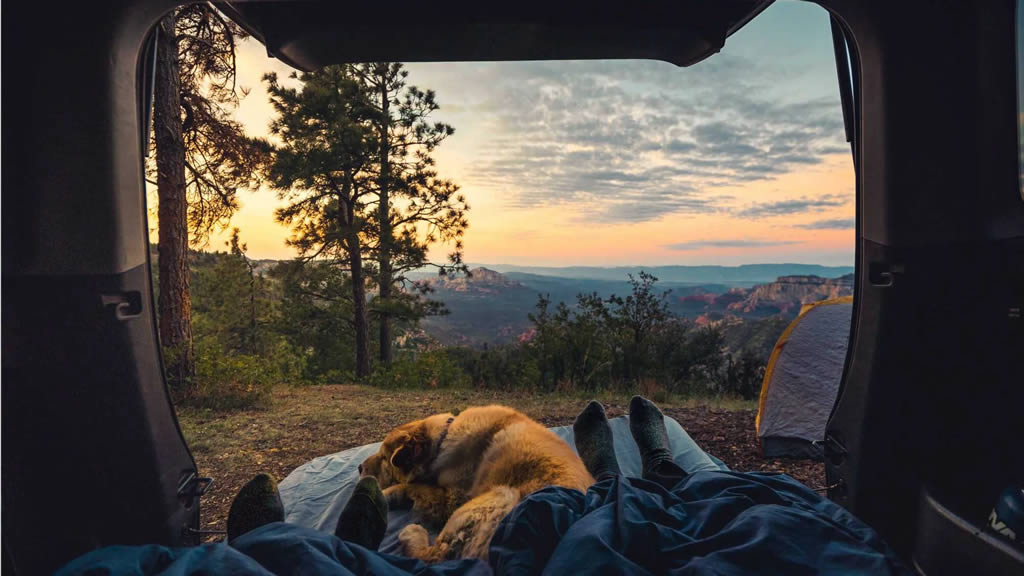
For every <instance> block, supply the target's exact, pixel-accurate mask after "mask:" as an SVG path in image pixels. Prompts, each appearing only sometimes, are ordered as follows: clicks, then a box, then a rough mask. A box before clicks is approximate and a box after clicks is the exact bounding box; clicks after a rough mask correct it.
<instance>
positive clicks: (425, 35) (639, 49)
mask: <svg viewBox="0 0 1024 576" xmlns="http://www.w3.org/2000/svg"><path fill="white" fill-rule="evenodd" d="M771 1H772V0H715V1H710V2H709V1H707V0H676V1H674V2H652V3H646V4H645V5H644V6H643V8H642V9H638V7H637V6H635V5H633V4H629V3H616V4H610V5H601V4H598V5H582V4H575V3H572V4H564V5H563V4H561V3H557V2H554V3H550V2H549V3H543V4H542V3H536V5H535V6H533V7H531V6H529V5H527V6H524V5H523V3H520V2H517V3H514V4H512V3H509V4H497V3H495V4H490V3H482V4H475V5H474V4H461V3H457V4H456V3H452V4H447V5H444V4H442V5H431V7H430V9H429V10H426V9H424V8H423V4H422V3H414V2H408V1H406V0H398V1H393V2H389V3H388V6H389V7H390V8H391V11H390V15H388V14H385V15H383V16H382V15H381V6H380V4H378V3H375V2H360V3H348V2H344V3H343V2H286V1H278V2H226V3H218V4H217V5H218V7H219V8H220V9H221V10H222V11H224V12H225V13H226V14H227V15H228V16H230V17H231V18H232V19H234V20H235V21H237V22H238V23H239V24H241V25H242V26H243V27H244V28H245V29H246V30H247V31H248V32H249V33H251V34H252V35H253V36H255V37H256V38H257V39H259V40H260V41H261V42H263V43H264V45H266V47H267V51H268V53H269V54H270V55H271V56H274V57H276V58H278V59H280V60H282V61H283V62H285V63H287V64H289V65H291V66H293V67H295V68H299V69H300V70H306V71H310V70H315V69H318V68H320V67H322V66H325V65H327V64H334V63H340V62H374V61H405V62H426V61H500V60H544V59H604V58H608V59H611V58H616V59H621V58H643V59H657V60H665V61H667V62H671V63H673V64H676V65H679V66H689V65H691V64H695V63H697V62H700V61H701V60H703V59H705V58H707V57H708V56H710V55H712V54H714V53H716V52H718V51H719V50H720V49H721V48H722V46H723V45H724V44H725V39H726V37H728V36H729V35H730V34H732V33H733V32H735V31H736V30H738V29H739V28H741V27H742V26H743V25H744V24H746V23H747V22H748V21H750V20H751V19H752V18H753V17H754V16H756V15H757V14H759V13H760V12H761V11H762V10H764V9H765V8H766V7H767V6H768V5H770V4H771ZM531 8H532V9H531Z"/></svg>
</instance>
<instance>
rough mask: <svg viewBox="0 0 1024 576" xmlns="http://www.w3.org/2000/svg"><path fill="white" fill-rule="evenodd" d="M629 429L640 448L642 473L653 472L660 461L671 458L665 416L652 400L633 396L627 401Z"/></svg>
mask: <svg viewBox="0 0 1024 576" xmlns="http://www.w3.org/2000/svg"><path fill="white" fill-rule="evenodd" d="M629 431H630V433H632V434H633V440H635V441H636V445H637V446H638V447H639V448H640V458H641V459H642V460H643V466H644V474H648V473H650V472H653V471H654V470H655V469H657V468H658V465H659V464H661V463H662V462H665V461H671V460H672V452H671V451H669V448H668V431H667V430H666V429H665V416H664V415H663V414H662V413H661V410H658V407H657V406H655V405H654V403H653V402H651V401H650V400H648V399H646V398H644V397H642V396H633V399H632V400H630V401H629Z"/></svg>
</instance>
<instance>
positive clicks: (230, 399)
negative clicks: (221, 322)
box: [181, 341, 281, 410]
mask: <svg viewBox="0 0 1024 576" xmlns="http://www.w3.org/2000/svg"><path fill="white" fill-rule="evenodd" d="M195 348H196V349H195V353H196V375H195V382H194V387H193V390H194V392H193V393H192V395H190V396H189V397H187V398H182V399H181V401H182V402H183V403H186V404H191V405H195V406H199V407H202V408H209V409H212V410H239V409H244V408H257V407H266V406H268V405H269V404H270V401H271V391H272V390H273V387H274V384H276V383H278V382H280V381H281V380H280V368H279V367H278V366H275V365H274V362H273V361H271V360H268V359H265V358H261V357H259V356H250V355H246V354H229V353H225V352H224V350H223V349H222V348H221V347H220V346H218V345H217V344H216V343H215V342H212V341H200V342H197V343H196V347H195Z"/></svg>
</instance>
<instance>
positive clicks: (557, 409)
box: [178, 385, 825, 530]
mask: <svg viewBox="0 0 1024 576" xmlns="http://www.w3.org/2000/svg"><path fill="white" fill-rule="evenodd" d="M599 399H600V400H601V402H602V403H604V404H605V406H606V409H607V411H608V415H609V417H615V416H620V415H622V414H624V413H625V412H626V411H627V405H628V402H629V396H628V395H625V394H623V395H603V396H601V397H600V398H599ZM492 403H496V404H505V405H508V406H512V407H515V408H517V409H519V410H522V411H523V412H525V413H526V414H528V415H530V416H531V417H532V418H534V419H536V420H538V421H539V422H542V423H543V424H545V425H547V426H560V425H565V424H571V423H572V421H573V418H575V417H576V414H577V413H578V412H579V411H580V410H581V409H582V408H583V406H584V405H585V403H586V398H585V397H584V396H580V395H576V394H569V395H566V394H560V395H555V394H544V395H531V394H524V393H521V392H515V393H511V392H499V391H493V390H386V389H380V388H371V387H367V386H353V385H333V386H310V387H280V388H278V389H277V390H275V392H274V401H273V406H272V407H271V408H269V409H264V410H248V411H240V412H230V413H223V412H213V411H209V410H201V409H195V408H180V409H179V411H178V418H179V420H180V422H181V426H182V430H183V431H184V434H185V438H186V439H187V440H188V443H189V446H190V447H191V448H192V453H193V455H194V456H195V459H196V462H197V463H198V465H199V471H200V473H201V474H202V475H203V476H210V477H212V478H213V479H214V484H213V486H212V487H211V488H210V491H208V492H207V494H206V495H205V496H203V499H202V502H201V510H202V520H201V524H202V528H203V529H204V530H223V529H224V526H225V521H226V519H227V512H228V508H229V507H230V505H231V500H232V498H234V496H235V493H236V492H238V490H239V488H241V487H242V485H243V484H245V482H246V481H248V480H249V479H250V478H252V477H253V476H255V475H256V474H259V473H261V472H267V473H269V474H271V475H273V476H274V477H275V478H277V479H278V480H281V479H283V478H284V477H285V476H287V475H288V473H289V472H291V471H292V470H293V469H295V468H296V467H298V466H299V465H301V464H303V463H304V462H307V461H309V460H311V459H313V458H315V457H317V456H322V455H324V454H331V453H333V452H338V451H341V450H344V449H346V448H351V447H353V446H360V445H362V444H369V443H372V442H378V441H380V440H382V439H383V438H384V436H385V435H386V434H387V433H388V431H389V430H391V429H392V428H394V427H395V426H397V425H399V424H402V423H405V422H408V421H410V420H414V419H416V418H421V417H423V416H426V415H429V414H435V413H438V412H447V411H451V410H453V409H455V408H459V409H465V408H467V407H469V406H474V405H481V404H492ZM659 406H661V408H662V410H663V411H664V412H665V413H666V414H667V415H669V416H672V417H673V418H675V419H676V420H678V421H679V423H680V424H682V425H683V428H685V429H686V430H687V432H689V433H690V436H691V437H693V439H694V440H695V441H696V442H697V444H699V445H700V446H701V447H702V448H704V449H705V450H706V451H708V452H710V453H711V454H714V455H715V456H717V457H718V458H721V459H722V460H723V461H724V462H725V463H726V464H728V465H729V467H730V468H732V469H734V470H741V471H753V470H758V471H780V472H785V473H787V474H789V475H790V476H793V477H794V478H796V479H798V480H800V481H801V482H803V483H804V484H806V485H808V486H810V487H811V488H818V487H820V486H823V485H824V483H825V479H824V468H823V466H822V465H821V464H820V463H815V462H806V461H790V460H762V459H761V458H760V457H759V456H758V454H757V437H756V435H755V432H754V417H755V415H756V404H755V403H753V402H738V401H714V400H710V401H697V402H695V401H685V402H681V401H676V402H673V401H668V402H661V403H659Z"/></svg>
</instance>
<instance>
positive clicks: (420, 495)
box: [359, 406, 594, 562]
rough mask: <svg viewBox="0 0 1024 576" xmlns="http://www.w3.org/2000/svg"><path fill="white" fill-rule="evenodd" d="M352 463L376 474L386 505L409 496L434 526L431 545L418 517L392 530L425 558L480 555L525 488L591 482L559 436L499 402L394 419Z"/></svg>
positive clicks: (583, 486) (404, 546)
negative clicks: (377, 442)
mask: <svg viewBox="0 0 1024 576" xmlns="http://www.w3.org/2000/svg"><path fill="white" fill-rule="evenodd" d="M359 471H360V474H363V475H372V476H376V477H377V481H378V482H379V483H380V486H381V488H382V489H384V495H385V496H386V497H387V500H388V504H389V505H392V506H395V505H401V504H408V503H410V502H411V504H412V508H413V510H414V511H417V512H419V513H420V515H421V517H422V518H423V520H422V521H423V522H424V523H426V524H428V525H431V526H432V527H437V528H441V532H440V534H438V536H437V539H436V540H435V542H434V544H433V545H431V544H430V539H429V536H428V533H427V530H426V529H425V528H424V527H423V526H421V525H419V524H410V525H408V526H406V527H405V528H404V529H403V530H402V531H401V533H399V535H398V539H399V542H400V543H401V545H402V550H403V552H404V553H405V554H406V555H407V556H412V557H414V558H419V559H421V560H424V561H426V562H440V561H442V560H448V559H452V558H482V559H485V560H486V559H487V552H488V547H489V546H490V542H491V536H492V535H493V534H494V531H495V529H497V527H498V523H499V522H501V520H502V519H503V518H504V517H505V515H506V514H508V513H509V512H510V511H511V510H512V508H514V507H515V506H516V504H518V503H519V502H520V501H521V500H522V499H523V498H524V497H526V496H527V495H528V494H530V493H531V492H534V491H536V490H540V489H541V488H544V487H546V486H563V487H566V488H572V489H575V490H579V491H581V492H584V491H586V489H587V488H588V487H590V485H591V484H593V483H594V478H593V477H591V475H590V473H589V472H587V469H586V467H585V466H584V465H583V461H582V460H580V458H579V456H577V455H576V452H575V451H574V450H573V449H572V447H570V446H569V445H568V444H567V443H566V442H565V441H564V440H562V439H561V438H559V437H558V436H556V435H555V434H554V433H553V432H551V431H550V430H548V429H547V428H545V427H544V426H542V425H540V424H538V423H537V422H535V421H533V420H531V419H530V418H529V417H527V416H526V415H525V414H523V413H521V412H518V411H516V410H513V409H512V408H507V407H505V406H480V407H474V408H468V409H466V410H464V411H462V412H460V413H458V415H454V414H436V415H434V416H430V417H428V418H424V419H422V420H416V421H414V422H410V423H408V424H404V425H402V426H399V427H398V428H395V429H394V430H392V431H391V432H390V433H389V434H388V435H387V438H385V439H384V442H383V444H381V447H380V450H379V451H378V452H377V453H376V454H374V455H373V456H370V457H369V458H367V459H366V461H364V462H363V463H362V464H361V465H360V467H359ZM442 526H443V527H442Z"/></svg>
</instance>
